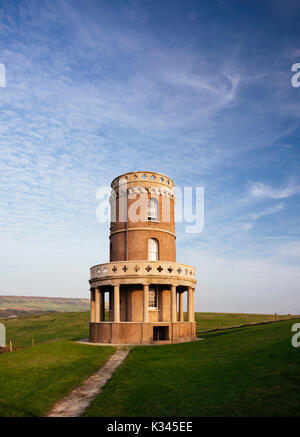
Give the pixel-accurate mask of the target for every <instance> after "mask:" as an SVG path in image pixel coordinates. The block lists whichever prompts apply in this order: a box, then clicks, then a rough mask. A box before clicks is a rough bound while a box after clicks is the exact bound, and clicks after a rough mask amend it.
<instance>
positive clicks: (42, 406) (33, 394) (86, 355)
mask: <svg viewBox="0 0 300 437" xmlns="http://www.w3.org/2000/svg"><path fill="white" fill-rule="evenodd" d="M114 350H115V349H114V348H113V347H109V346H108V347H102V348H99V347H91V346H86V345H80V344H76V343H72V342H68V341H58V342H52V343H46V344H43V345H40V346H38V347H35V348H28V349H25V350H19V351H16V352H13V353H6V354H2V355H1V356H0V387H1V390H0V417H5V416H11V417H16V416H43V415H45V414H46V413H47V411H48V410H49V409H50V408H51V407H52V405H53V404H54V403H55V402H56V401H58V400H59V399H61V398H62V397H64V396H65V395H66V394H68V393H69V392H70V391H71V390H72V389H74V388H76V387H77V386H78V385H80V384H81V383H82V381H83V380H84V379H85V378H86V377H88V376H89V375H91V374H93V373H94V372H96V371H97V370H98V369H99V368H100V367H101V366H102V365H103V364H104V363H105V362H106V361H107V359H108V358H109V356H110V355H111V354H112V352H113V351H114Z"/></svg>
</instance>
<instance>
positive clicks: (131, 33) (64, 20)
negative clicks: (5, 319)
mask: <svg viewBox="0 0 300 437" xmlns="http://www.w3.org/2000/svg"><path fill="white" fill-rule="evenodd" d="M299 20H300V5H299V2H298V1H296V0H295V1H292V0H282V1H281V0H266V1H264V2H262V1H255V0H251V1H250V0H249V1H247V0H244V1H243V2H241V1H221V0H220V1H217V0H215V1H213V0H212V1H187V0H185V1H180V0H178V1H176V0H172V1H168V0H164V1H157V0H151V2H150V1H145V0H142V1H118V0H113V1H108V0H107V1H99V0H97V1H91V0H87V1H76V0H72V1H70V0H69V1H68V0H59V1H43V0H35V1H30V0H26V1H1V2H0V63H3V64H4V65H5V67H6V87H5V88H0V110H1V116H0V294H10V293H13V294H19V295H45V296H69V297H88V294H89V286H88V282H87V281H88V276H89V267H90V266H91V265H94V264H96V263H100V262H105V261H107V259H108V225H107V224H99V223H98V222H97V220H96V207H97V199H96V191H97V189H98V188H99V187H100V186H103V185H108V184H109V183H110V181H111V180H112V179H113V178H114V177H115V176H117V175H119V174H122V173H124V172H127V171H133V170H150V171H158V172H162V173H164V174H167V175H169V176H170V177H171V178H173V179H174V180H175V182H176V184H177V185H178V186H181V187H183V186H196V185H198V186H204V188H205V227H204V230H203V232H202V233H200V234H197V235H195V234H186V233H184V229H183V227H182V226H181V225H179V226H177V259H178V261H181V262H186V263H190V264H192V265H194V266H195V267H196V269H197V279H198V287H197V297H196V310H198V311H200V310H201V311H241V312H242V311H245V312H251V311H252V312H275V311H277V312H298V313H299V312H300V293H299V291H300V290H299V282H300V281H299V279H300V269H299V267H300V224H299V212H300V201H299V199H300V198H299V195H300V176H299V167H300V165H299V164H300V147H299V135H300V119H299V117H300V88H293V87H292V86H291V77H292V72H291V67H292V65H293V64H294V63H297V62H300V43H299V40H300V38H299V37H300V29H299Z"/></svg>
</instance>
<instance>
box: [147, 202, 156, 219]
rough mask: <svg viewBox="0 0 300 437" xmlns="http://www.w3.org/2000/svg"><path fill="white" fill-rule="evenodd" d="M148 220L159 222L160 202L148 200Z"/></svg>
mask: <svg viewBox="0 0 300 437" xmlns="http://www.w3.org/2000/svg"><path fill="white" fill-rule="evenodd" d="M148 220H150V221H157V220H158V201H157V199H149V200H148Z"/></svg>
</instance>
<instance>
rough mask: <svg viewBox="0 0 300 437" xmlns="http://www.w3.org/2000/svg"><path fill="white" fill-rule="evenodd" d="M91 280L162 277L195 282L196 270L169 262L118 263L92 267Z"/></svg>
mask: <svg viewBox="0 0 300 437" xmlns="http://www.w3.org/2000/svg"><path fill="white" fill-rule="evenodd" d="M90 273H91V276H90V279H91V280H95V279H117V278H124V279H126V278H129V277H139V276H141V277H152V276H156V277H157V276H158V277H159V276H161V277H164V278H166V277H168V278H173V279H184V280H192V281H195V269H194V268H193V267H191V266H189V265H187V264H179V263H175V262H167V261H117V262H110V263H105V264H98V265H96V266H93V267H91V269H90Z"/></svg>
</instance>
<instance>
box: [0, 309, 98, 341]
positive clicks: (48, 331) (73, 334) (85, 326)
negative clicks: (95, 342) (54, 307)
mask: <svg viewBox="0 0 300 437" xmlns="http://www.w3.org/2000/svg"><path fill="white" fill-rule="evenodd" d="M89 318H90V315H89V312H76V313H52V314H49V313H45V314H37V315H31V316H24V317H18V318H13V319H2V320H1V323H3V324H4V325H5V327H6V340H7V343H8V342H9V340H12V342H13V346H16V347H26V346H31V344H32V339H34V342H35V344H38V343H43V342H46V341H49V340H55V339H65V340H77V339H79V338H85V337H88V336H89Z"/></svg>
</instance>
